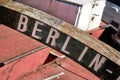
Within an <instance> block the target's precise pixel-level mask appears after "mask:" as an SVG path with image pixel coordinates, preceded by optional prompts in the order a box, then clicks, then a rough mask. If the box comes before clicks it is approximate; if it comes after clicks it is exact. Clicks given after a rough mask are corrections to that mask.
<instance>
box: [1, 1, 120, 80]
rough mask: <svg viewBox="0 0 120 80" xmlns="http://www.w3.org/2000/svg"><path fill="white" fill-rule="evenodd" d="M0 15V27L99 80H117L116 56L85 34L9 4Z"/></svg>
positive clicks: (118, 62) (119, 72)
mask: <svg viewBox="0 0 120 80" xmlns="http://www.w3.org/2000/svg"><path fill="white" fill-rule="evenodd" d="M0 15H1V16H0V23H1V24H4V25H6V26H9V27H10V28H12V29H14V30H17V31H19V32H21V33H23V34H25V35H27V36H29V37H32V38H34V39H36V40H37V41H39V42H42V43H44V44H46V45H48V46H50V47H52V48H54V49H55V50H57V51H59V52H61V53H63V54H64V55H66V56H67V57H69V58H71V59H72V60H74V61H75V62H77V63H79V64H80V65H82V66H83V67H85V68H86V69H88V70H90V71H91V72H92V73H93V74H95V75H97V76H98V77H99V78H100V79H104V80H120V52H118V51H116V50H115V49H113V48H111V47H110V46H107V45H106V44H104V43H102V42H101V41H99V40H97V39H94V38H92V37H91V36H90V35H89V34H87V33H85V32H83V31H81V30H79V29H77V28H75V27H73V26H72V25H70V24H68V23H66V22H64V21H62V20H59V19H57V18H55V17H53V16H51V15H48V14H46V13H44V12H42V11H39V10H36V9H34V8H31V7H28V6H26V5H23V4H20V3H17V2H13V1H12V2H8V3H6V4H3V6H0ZM71 66H72V64H71Z"/></svg>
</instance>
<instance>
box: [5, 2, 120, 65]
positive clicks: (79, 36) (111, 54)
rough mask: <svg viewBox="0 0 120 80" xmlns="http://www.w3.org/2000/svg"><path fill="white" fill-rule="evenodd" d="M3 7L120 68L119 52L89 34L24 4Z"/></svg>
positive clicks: (8, 4) (11, 3)
mask: <svg viewBox="0 0 120 80" xmlns="http://www.w3.org/2000/svg"><path fill="white" fill-rule="evenodd" d="M3 6H5V7H7V8H9V9H12V10H15V11H17V12H19V13H22V14H25V15H27V16H30V17H32V18H35V19H37V20H40V21H43V22H44V23H46V24H48V25H50V26H52V27H54V28H55V29H57V30H59V31H61V32H63V33H65V34H67V35H69V36H71V37H72V38H74V39H76V40H78V41H79V42H82V43H83V44H85V45H87V46H89V47H90V48H92V49H94V50H96V51H97V52H98V53H100V54H102V55H103V56H105V57H107V58H108V59H110V60H111V61H113V62H115V63H116V64H118V65H119V66H120V52H119V51H117V50H115V49H113V48H111V47H110V46H108V45H107V44H105V43H103V42H101V41H100V40H98V39H95V38H93V37H92V36H90V35H89V34H87V33H85V32H84V31H82V30H80V29H78V28H76V27H74V26H73V25H70V24H68V23H66V22H64V21H63V20H60V19H57V18H55V17H54V16H51V15H49V14H47V13H45V12H42V11H40V10H37V9H34V8H32V7H29V6H27V5H24V4H20V3H18V2H14V1H10V2H7V3H5V4H3Z"/></svg>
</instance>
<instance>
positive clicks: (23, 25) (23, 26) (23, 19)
mask: <svg viewBox="0 0 120 80" xmlns="http://www.w3.org/2000/svg"><path fill="white" fill-rule="evenodd" d="M27 23H28V17H27V16H25V15H22V14H21V15H20V19H19V23H18V27H17V30H19V31H21V32H25V31H27V27H28V26H27Z"/></svg>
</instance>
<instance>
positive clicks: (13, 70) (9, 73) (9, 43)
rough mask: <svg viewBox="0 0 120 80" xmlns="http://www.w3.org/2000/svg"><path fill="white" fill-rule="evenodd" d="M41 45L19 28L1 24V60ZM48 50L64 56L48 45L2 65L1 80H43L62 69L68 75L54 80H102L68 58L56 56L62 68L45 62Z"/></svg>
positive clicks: (0, 70) (0, 69)
mask: <svg viewBox="0 0 120 80" xmlns="http://www.w3.org/2000/svg"><path fill="white" fill-rule="evenodd" d="M42 45H43V44H41V43H39V42H37V41H35V40H33V39H31V38H29V37H26V36H24V35H22V34H21V33H19V32H17V31H14V30H12V29H10V28H8V27H6V26H4V25H0V61H1V62H4V61H6V60H8V59H10V58H12V57H15V56H17V55H18V54H22V53H24V52H26V51H29V50H31V49H34V48H36V47H38V46H42ZM49 51H52V52H54V53H56V54H58V55H62V54H61V53H59V52H57V51H55V50H53V49H51V48H49V47H48V48H45V49H43V50H40V51H38V52H36V53H34V54H31V55H29V56H27V57H24V58H22V59H19V60H17V61H14V62H12V63H10V64H7V65H5V66H4V67H2V68H0V80H43V79H45V78H47V77H50V76H53V75H56V74H58V73H61V72H64V73H65V74H64V75H62V76H60V78H56V79H52V80H86V79H88V80H99V79H98V78H97V77H96V76H95V75H93V74H92V73H91V72H89V71H88V70H86V69H85V68H83V67H82V66H80V65H79V64H77V63H75V62H74V61H72V60H71V59H69V58H63V59H61V58H57V59H56V62H58V63H60V64H61V66H62V67H60V66H58V65H57V64H55V63H54V61H53V62H50V63H48V64H45V65H43V63H44V61H45V60H46V58H47V57H48V55H49ZM66 69H67V70H66ZM82 77H84V78H86V79H84V78H82Z"/></svg>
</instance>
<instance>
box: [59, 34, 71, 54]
mask: <svg viewBox="0 0 120 80" xmlns="http://www.w3.org/2000/svg"><path fill="white" fill-rule="evenodd" d="M69 41H70V36H67V38H66V40H65V42H64V45H63V47H62V49H61V51H63V52H64V53H66V54H70V52H68V51H66V47H67V45H68V43H69Z"/></svg>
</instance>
